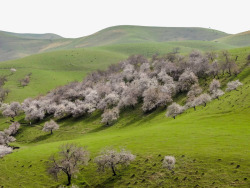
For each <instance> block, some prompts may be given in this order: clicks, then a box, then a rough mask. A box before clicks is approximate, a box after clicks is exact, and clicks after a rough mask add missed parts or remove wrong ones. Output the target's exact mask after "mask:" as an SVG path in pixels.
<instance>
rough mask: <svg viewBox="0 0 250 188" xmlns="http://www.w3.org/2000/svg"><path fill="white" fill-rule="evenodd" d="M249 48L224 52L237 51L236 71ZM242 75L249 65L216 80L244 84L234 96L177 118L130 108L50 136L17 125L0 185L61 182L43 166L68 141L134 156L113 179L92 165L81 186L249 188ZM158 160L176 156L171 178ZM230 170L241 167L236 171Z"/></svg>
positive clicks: (1, 165) (249, 102)
mask: <svg viewBox="0 0 250 188" xmlns="http://www.w3.org/2000/svg"><path fill="white" fill-rule="evenodd" d="M249 50H250V48H242V49H236V50H232V51H231V52H232V53H233V55H239V54H240V58H239V63H240V65H241V66H242V65H243V64H245V56H246V54H247V53H248V52H249ZM249 75H250V68H249V66H248V67H246V68H245V69H244V71H243V72H242V73H241V74H239V75H238V76H237V77H231V78H229V77H224V78H221V82H222V83H223V89H225V83H226V82H227V81H228V80H232V79H240V81H241V82H243V84H244V85H243V87H241V88H240V91H232V92H230V93H226V94H225V95H224V96H223V97H222V98H221V99H220V100H214V101H212V102H210V103H209V104H208V105H207V107H205V108H204V107H198V108H197V111H193V109H190V110H188V111H187V112H185V113H184V114H182V115H180V116H178V117H177V118H176V120H173V119H170V118H166V117H165V116H164V114H165V110H164V111H162V110H160V109H159V110H158V111H156V112H154V113H152V114H149V115H143V114H141V112H140V110H139V109H137V110H134V111H133V113H131V110H128V111H126V112H123V113H122V114H121V118H120V119H119V121H118V122H117V123H116V124H115V125H114V126H112V127H106V128H105V127H102V126H101V125H100V123H99V122H100V114H99V113H96V114H93V115H92V116H90V117H85V118H82V119H75V120H73V119H67V120H64V121H60V122H59V124H60V125H61V128H60V130H58V131H57V132H55V134H54V135H52V136H49V135H47V134H45V133H43V132H41V129H42V123H41V124H39V125H36V126H32V127H30V126H22V128H21V131H20V133H19V135H18V136H17V140H18V143H16V145H19V146H21V149H19V150H18V151H16V152H14V153H13V154H11V155H8V156H6V157H5V158H4V159H1V160H0V173H1V176H0V182H1V183H0V185H4V186H5V187H34V186H36V187H50V186H56V185H58V184H62V183H65V182H66V178H65V177H62V178H61V179H60V180H59V182H54V181H53V180H52V179H51V178H50V177H48V176H47V174H46V171H45V164H46V160H47V159H48V157H49V156H50V155H51V154H52V153H54V152H56V151H57V148H58V146H59V145H60V144H62V143H63V142H64V141H65V140H72V142H77V143H79V144H81V145H82V146H85V145H87V146H88V149H89V150H90V151H91V157H92V158H93V157H94V156H96V155H97V153H98V152H99V150H100V149H101V148H103V147H106V146H111V145H113V146H115V147H119V146H124V147H127V148H128V149H129V150H131V151H132V152H133V153H134V154H136V155H137V159H136V161H135V162H133V163H132V165H131V166H130V167H128V168H125V169H124V170H123V171H120V172H119V174H120V176H118V177H116V178H114V177H112V175H111V172H109V171H108V173H105V174H99V173H97V172H96V170H95V169H96V167H95V165H94V164H93V163H92V161H91V163H90V164H89V166H88V167H86V168H84V169H82V170H81V174H80V175H78V178H76V179H74V181H73V182H74V183H77V184H79V185H82V186H84V185H86V184H89V185H91V186H92V187H94V186H96V187H98V184H100V185H102V186H101V187H104V186H106V187H113V186H115V187H118V186H120V187H147V186H150V187H170V186H173V187H177V186H179V187H180V186H181V187H194V186H196V185H199V186H201V187H234V186H240V187H249V185H250V182H249V180H250V173H249V167H250V145H249V136H250V135H249V121H250V116H249V108H250V97H249V93H250V77H249ZM20 118H22V117H20ZM4 121H5V120H4V119H1V121H0V122H1V124H0V127H1V129H3V128H5V127H7V126H8V124H6V123H4ZM159 155H161V156H159ZM164 155H174V156H175V157H176V158H177V164H176V168H175V173H174V174H171V173H169V172H167V171H166V170H164V169H162V168H161V159H162V158H163V156H164ZM237 165H240V167H239V168H236V166H237ZM244 178H247V180H244ZM184 179H185V180H184ZM99 187H100V186H99Z"/></svg>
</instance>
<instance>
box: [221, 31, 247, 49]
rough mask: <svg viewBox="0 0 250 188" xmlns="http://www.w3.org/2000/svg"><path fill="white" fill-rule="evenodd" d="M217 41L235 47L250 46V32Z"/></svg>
mask: <svg viewBox="0 0 250 188" xmlns="http://www.w3.org/2000/svg"><path fill="white" fill-rule="evenodd" d="M216 41H217V42H220V43H224V44H229V45H234V46H250V31H246V32H242V33H238V34H235V35H229V36H226V37H223V38H219V39H216Z"/></svg>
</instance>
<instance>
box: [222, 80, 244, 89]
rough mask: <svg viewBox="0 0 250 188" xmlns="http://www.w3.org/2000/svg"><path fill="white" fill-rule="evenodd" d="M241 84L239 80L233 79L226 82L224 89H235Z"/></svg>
mask: <svg viewBox="0 0 250 188" xmlns="http://www.w3.org/2000/svg"><path fill="white" fill-rule="evenodd" d="M242 85H243V84H242V83H241V82H240V81H239V80H235V81H232V82H228V83H227V89H226V91H232V90H236V91H237V88H238V87H239V86H242Z"/></svg>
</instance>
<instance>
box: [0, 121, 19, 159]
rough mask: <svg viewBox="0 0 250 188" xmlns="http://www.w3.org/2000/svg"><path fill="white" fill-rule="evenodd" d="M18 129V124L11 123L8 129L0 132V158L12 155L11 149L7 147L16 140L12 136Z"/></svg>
mask: <svg viewBox="0 0 250 188" xmlns="http://www.w3.org/2000/svg"><path fill="white" fill-rule="evenodd" d="M19 128H20V124H19V123H18V122H13V123H12V124H11V125H10V126H9V128H8V129H5V130H4V131H0V157H3V156H5V155H7V154H9V153H12V150H13V149H12V148H11V147H9V143H10V142H14V141H15V140H16V139H15V138H14V135H15V134H16V133H17V132H18V130H19Z"/></svg>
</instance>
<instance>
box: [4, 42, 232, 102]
mask: <svg viewBox="0 0 250 188" xmlns="http://www.w3.org/2000/svg"><path fill="white" fill-rule="evenodd" d="M176 47H179V48H180V50H179V51H180V53H188V52H191V51H192V50H195V49H196V50H201V51H211V50H221V49H231V48H234V47H233V46H230V45H225V44H218V43H216V42H210V41H177V42H164V43H156V42H154V43H132V44H114V45H107V46H100V47H90V48H84V49H83V48H80V49H72V50H59V51H54V52H47V53H41V54H37V55H32V56H29V57H25V58H22V59H17V60H11V61H5V62H0V75H8V74H9V73H10V72H9V69H10V68H16V69H17V72H16V73H15V74H14V75H12V76H9V77H8V81H7V83H6V85H5V88H9V89H10V90H11V92H10V94H9V95H8V97H7V99H6V101H13V100H14V101H15V100H17V101H22V100H23V99H25V98H27V97H34V96H37V95H39V94H45V93H46V92H48V91H49V90H51V89H52V88H54V87H57V86H59V85H64V84H66V83H68V82H72V81H74V80H78V81H79V80H82V78H83V77H85V76H86V74H87V73H89V72H91V71H93V70H96V69H105V68H107V66H108V65H110V64H113V63H116V62H118V61H120V60H122V59H125V58H127V57H128V56H130V55H133V54H142V55H144V56H146V57H151V56H152V55H153V54H155V53H158V54H160V55H163V54H166V53H168V52H172V51H173V48H176ZM6 71H7V72H6ZM30 72H31V73H32V76H31V81H30V84H29V86H27V87H24V88H22V87H21V86H20V84H19V82H18V80H20V79H22V78H24V76H25V75H27V74H28V73H30ZM51 80H55V81H53V82H51ZM41 85H44V87H41Z"/></svg>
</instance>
